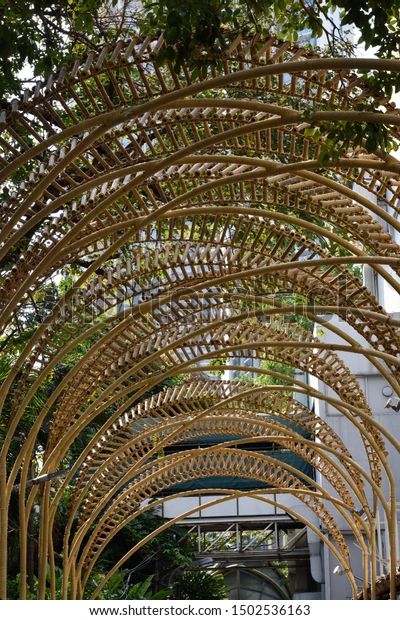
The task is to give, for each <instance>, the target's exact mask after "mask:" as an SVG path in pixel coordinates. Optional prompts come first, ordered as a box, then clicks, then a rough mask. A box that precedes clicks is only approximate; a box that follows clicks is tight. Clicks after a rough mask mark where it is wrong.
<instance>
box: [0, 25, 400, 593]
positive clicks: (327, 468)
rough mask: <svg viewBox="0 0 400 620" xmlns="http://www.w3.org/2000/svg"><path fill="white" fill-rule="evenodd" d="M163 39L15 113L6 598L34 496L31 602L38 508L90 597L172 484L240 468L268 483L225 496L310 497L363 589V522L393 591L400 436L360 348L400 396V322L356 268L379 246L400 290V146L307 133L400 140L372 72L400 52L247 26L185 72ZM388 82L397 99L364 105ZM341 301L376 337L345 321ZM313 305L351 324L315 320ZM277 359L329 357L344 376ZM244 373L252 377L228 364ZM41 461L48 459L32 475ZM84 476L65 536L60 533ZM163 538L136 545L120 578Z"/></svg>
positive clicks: (42, 558)
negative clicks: (340, 48)
mask: <svg viewBox="0 0 400 620" xmlns="http://www.w3.org/2000/svg"><path fill="white" fill-rule="evenodd" d="M163 46H164V40H163V37H162V36H161V37H160V38H159V39H152V38H151V37H149V36H142V37H139V36H138V37H135V38H133V39H131V40H129V41H119V42H118V43H117V44H116V45H115V46H114V47H109V46H106V47H104V48H103V49H102V50H101V51H100V52H99V53H98V54H97V55H96V54H94V53H93V52H90V53H89V54H88V56H87V57H85V58H83V59H77V61H76V62H75V64H74V66H73V67H70V68H68V67H66V66H63V67H62V68H61V70H60V71H59V72H58V73H57V74H55V75H51V76H50V77H49V79H48V81H47V83H45V84H41V83H38V84H37V86H36V87H35V88H34V89H33V90H32V91H29V90H27V91H25V92H24V94H23V96H22V97H21V99H20V100H16V99H15V100H13V101H12V102H11V104H10V106H9V107H8V108H7V109H6V110H4V111H2V112H1V113H0V131H1V137H0V179H1V182H2V183H3V184H5V187H6V188H7V192H6V193H5V194H4V195H5V200H4V202H3V204H2V205H1V208H0V221H1V231H0V324H1V326H2V330H3V333H4V339H3V344H2V346H3V351H4V354H5V356H6V359H7V361H8V362H9V364H10V368H9V370H8V372H6V373H5V376H4V381H3V383H2V385H1V387H0V408H1V409H2V418H1V419H2V426H1V428H2V429H4V433H3V436H2V446H1V453H0V508H1V511H0V516H1V521H0V525H1V548H0V596H1V598H6V597H7V567H8V557H7V556H8V536H7V533H8V526H9V512H10V503H11V502H12V501H14V499H15V494H17V495H18V512H19V522H18V528H19V545H20V558H19V560H20V598H22V599H23V598H26V597H27V573H28V567H27V550H28V540H29V536H30V533H29V524H30V521H31V518H32V514H33V512H34V510H40V533H39V543H38V558H37V567H38V568H37V573H38V592H37V596H38V597H39V598H45V596H49V597H50V598H56V596H57V593H56V584H55V581H56V580H55V566H56V554H57V553H59V554H60V553H62V558H63V588H62V589H63V597H64V598H68V597H71V598H81V597H84V596H85V588H86V584H87V581H88V579H89V577H90V574H91V571H92V570H93V568H94V566H95V563H96V560H97V559H98V557H99V556H100V555H101V553H102V552H103V550H104V549H105V548H106V546H107V545H108V543H109V542H110V541H111V540H112V538H113V536H114V535H115V533H116V532H117V531H118V530H119V529H120V528H122V527H123V526H124V525H125V524H127V523H129V521H130V520H132V519H134V518H135V517H136V516H137V515H139V514H142V513H143V512H145V511H146V510H148V509H149V507H151V506H154V505H159V504H161V503H162V502H163V501H165V499H163V497H159V495H160V493H161V492H164V490H166V489H171V488H172V491H171V492H172V493H173V495H169V496H168V497H184V496H186V495H190V492H181V491H177V492H174V489H173V487H174V485H176V484H178V483H179V482H182V481H184V480H196V479H200V478H202V479H207V477H210V476H214V475H223V474H225V473H227V472H229V474H230V475H232V474H233V475H235V476H237V477H239V478H240V477H242V478H250V479H252V480H254V481H255V484H257V482H258V483H264V486H263V487H262V488H260V489H257V490H255V491H251V492H241V491H233V490H232V489H219V490H217V491H216V490H215V489H213V491H212V493H213V494H219V495H220V497H219V498H218V499H217V500H215V499H214V500H212V501H211V502H209V503H210V505H211V504H218V503H222V502H223V501H225V500H226V499H229V498H231V497H232V496H236V497H239V496H252V497H257V498H258V499H259V500H260V501H263V502H265V503H267V504H268V503H273V502H274V500H273V499H271V498H270V495H271V493H272V492H274V493H280V494H283V495H284V494H293V495H295V496H296V497H298V499H299V501H301V502H302V503H303V504H304V505H305V507H306V512H305V513H303V512H302V513H301V514H297V513H295V511H293V510H292V509H291V508H290V506H285V505H284V504H282V505H280V506H281V507H282V508H283V509H285V510H287V512H288V513H289V514H293V515H294V516H296V518H298V519H300V520H302V521H303V522H304V523H305V524H306V525H307V526H308V527H309V528H310V529H311V530H313V531H314V533H316V534H317V535H318V536H320V538H321V540H322V541H323V543H324V545H325V546H326V549H328V550H329V551H330V552H331V553H332V554H333V556H334V557H336V559H337V560H338V561H339V562H340V563H341V564H342V566H343V568H344V570H345V571H346V574H347V576H348V579H349V582H350V585H351V589H352V594H353V596H354V597H357V595H358V586H357V585H356V582H355V577H354V572H353V567H352V563H351V557H350V555H349V551H348V548H347V545H346V542H345V540H344V537H343V535H342V533H341V531H340V528H339V527H338V525H337V523H336V520H337V518H339V517H340V518H342V519H344V520H345V522H346V523H347V524H348V527H349V529H350V530H351V531H352V533H353V535H354V537H355V540H356V541H357V543H358V545H359V547H360V549H361V557H362V569H363V584H362V591H363V596H364V598H368V597H371V598H375V594H376V590H375V583H376V579H377V575H376V527H377V521H376V520H377V512H378V509H382V510H383V513H384V515H385V518H386V520H387V528H388V534H389V540H390V548H389V550H388V552H389V553H390V558H389V561H390V586H391V591H390V596H391V598H392V599H393V598H396V570H397V565H398V558H397V557H396V545H397V521H396V501H397V498H396V479H395V474H394V471H393V468H392V464H391V462H390V459H389V457H388V450H387V448H388V446H389V445H390V446H391V447H392V448H394V449H395V450H398V451H399V449H400V442H399V438H396V437H394V436H393V435H391V433H390V432H389V431H388V430H387V429H386V428H385V427H384V426H383V425H382V424H380V423H379V422H378V421H377V420H375V419H374V416H373V412H372V411H371V409H370V407H369V404H368V401H367V398H366V396H365V394H364V393H363V391H362V389H361V387H360V384H359V382H358V380H357V378H356V377H355V376H354V375H353V374H352V373H351V372H350V370H349V369H348V368H347V367H346V365H345V364H344V363H343V361H342V359H341V357H340V354H341V353H346V352H352V353H355V354H357V355H359V356H360V358H365V359H367V360H368V361H369V362H370V363H371V364H372V365H373V366H374V368H375V370H376V371H377V373H379V374H380V375H381V376H382V377H384V378H385V381H386V382H387V383H388V384H389V385H390V386H391V388H392V389H393V391H394V392H395V393H396V394H398V396H399V397H400V361H399V352H400V331H399V326H400V321H398V320H396V319H395V318H393V317H391V316H390V315H389V314H387V313H386V312H385V310H384V308H382V306H380V305H379V302H378V301H377V300H376V299H375V298H374V295H373V294H372V292H370V291H369V290H368V289H367V288H366V287H365V286H363V284H362V282H361V280H360V277H359V276H358V275H357V273H356V271H355V269H354V266H357V265H358V266H360V265H361V266H363V265H366V266H368V268H370V269H372V270H373V271H374V272H375V273H376V274H378V275H379V276H380V277H381V278H382V279H383V280H385V281H386V282H387V283H388V284H389V285H390V286H391V287H392V288H393V289H394V291H396V292H397V293H399V292H400V284H399V279H398V276H399V275H400V247H399V245H398V244H397V243H396V240H395V235H396V234H397V233H398V232H400V224H399V221H398V216H399V214H400V194H399V191H400V190H399V187H400V162H398V160H396V159H395V158H394V157H392V156H391V155H390V154H388V153H384V152H382V151H377V152H376V153H373V154H369V153H368V152H367V150H366V149H364V148H363V147H358V148H357V149H353V150H349V151H348V152H346V153H343V155H342V157H341V158H339V160H337V161H335V162H328V163H326V164H325V165H324V166H322V165H321V163H320V161H319V159H318V156H319V153H320V149H321V147H322V140H320V141H313V140H312V139H311V138H310V137H309V134H308V133H307V132H305V130H306V129H307V128H308V127H310V126H313V125H318V124H319V123H321V122H326V121H330V122H336V121H337V122H343V121H350V122H370V123H383V124H384V125H385V126H386V127H388V128H390V131H391V134H392V136H393V138H394V139H398V138H399V127H400V114H399V111H398V110H397V109H396V107H395V106H394V105H393V104H392V103H391V102H390V101H389V100H388V99H386V98H377V97H376V95H374V94H373V93H372V92H370V90H369V88H368V87H367V85H366V84H365V83H364V82H363V80H362V78H361V77H360V76H359V75H358V74H357V70H365V71H391V72H395V73H398V72H400V61H395V60H376V59H353V58H352V59H349V58H322V57H319V56H318V55H316V54H315V53H313V52H312V51H307V50H305V49H302V48H298V47H296V46H293V45H291V44H288V43H286V42H282V41H278V40H275V39H267V40H261V39H259V38H258V37H244V36H243V37H242V36H238V37H236V38H234V39H233V40H232V41H231V43H230V45H229V46H228V48H227V49H226V50H225V51H224V52H221V53H220V54H219V55H218V54H217V56H216V57H211V56H210V57H207V56H204V60H205V61H206V60H208V62H205V63H204V71H205V73H204V75H203V76H202V79H200V78H199V77H198V76H195V75H194V74H193V73H192V72H191V71H190V68H189V67H188V66H186V65H183V66H182V68H181V70H180V71H179V72H177V71H176V70H175V69H174V68H173V67H172V65H171V64H169V63H167V64H165V65H163V66H160V64H159V63H158V61H157V56H158V54H159V52H160V50H162V48H163ZM366 97H369V98H370V99H371V101H374V104H375V106H380V111H379V112H362V111H360V110H359V109H358V106H359V103H360V102H362V101H363V100H364V99H365V98H366ZM389 231H391V232H389ZM71 265H73V266H74V270H75V274H76V275H75V277H74V278H72V279H71V280H70V281H69V282H68V286H65V288H64V291H63V293H62V294H60V295H59V297H58V298H57V299H55V300H53V302H52V303H51V304H50V306H49V307H48V308H47V314H46V316H45V317H44V319H43V321H42V323H41V324H40V325H39V326H38V327H37V328H36V329H35V330H34V331H33V332H32V334H31V336H30V338H29V340H28V342H27V343H26V345H25V346H24V347H21V348H20V349H18V348H17V349H18V353H17V354H16V353H15V349H11V348H10V349H9V348H8V345H9V343H12V342H13V336H14V334H15V333H16V331H18V325H19V320H20V317H21V316H22V315H23V312H24V308H25V306H26V304H27V303H29V301H30V300H32V298H34V297H35V296H37V295H39V296H40V295H41V294H43V293H44V291H45V290H46V286H47V285H48V283H49V282H51V281H52V279H55V280H56V281H58V280H59V279H60V278H61V276H62V274H63V269H64V268H65V267H68V266H71ZM329 313H331V314H334V315H336V316H338V317H339V318H340V319H341V320H342V321H344V322H346V323H347V324H348V325H349V326H350V327H351V328H352V332H351V333H353V334H356V335H354V336H352V335H350V334H349V332H348V331H346V330H345V329H341V328H340V327H338V326H337V324H330V322H329V320H328V318H327V314H329ZM312 325H319V326H322V328H323V329H324V330H328V331H329V332H330V334H331V335H332V336H334V337H335V338H336V341H337V344H328V343H326V342H323V341H321V340H319V338H318V337H317V336H314V335H312V331H311V328H312ZM339 342H340V344H339ZM71 356H72V357H73V358H74V359H75V364H73V365H72V364H71V363H70V362H69V360H70V359H71ZM249 359H252V360H254V366H252V367H251V373H250V374H249V373H248V372H247V370H248V368H247V367H246V360H249ZM271 361H273V362H275V363H279V364H281V365H282V364H283V365H285V366H286V367H290V368H292V369H297V370H301V371H302V372H303V373H308V374H310V375H313V376H315V377H317V378H318V379H319V381H320V382H321V383H322V384H323V385H324V386H325V387H326V391H324V392H322V391H318V390H317V389H315V388H313V387H311V386H310V385H309V384H308V383H305V382H303V381H302V380H300V379H299V378H298V377H297V376H288V374H287V373H285V372H283V371H282V369H280V368H281V367H280V366H278V367H274V366H271V365H268V362H271ZM228 370H232V371H235V372H236V373H240V378H241V379H242V380H241V381H236V380H235V381H232V380H225V379H224V378H221V374H222V375H223V374H224V373H225V372H227V371H228ZM213 373H214V374H213ZM215 373H219V376H216V375H215ZM55 377H56V379H57V380H54V378H55ZM266 378H267V382H266ZM171 381H172V382H173V386H172V387H171V386H170V387H168V382H171ZM49 386H50V387H49ZM163 386H164V387H163ZM50 388H51V389H50ZM44 389H45V390H47V392H46V399H45V402H44V403H43V404H42V405H41V407H40V410H37V409H34V411H35V414H34V415H33V416H32V415H31V414H30V412H31V411H32V405H33V403H34V402H35V399H37V396H38V394H39V393H43V390H44ZM328 390H329V391H328ZM300 395H306V396H309V397H311V398H313V399H315V400H320V401H322V402H325V403H327V404H329V406H330V407H332V408H334V410H335V411H336V413H337V414H338V415H341V416H342V418H343V420H344V421H345V422H346V424H348V425H351V426H352V427H354V429H355V430H356V431H357V432H358V433H359V435H360V437H361V439H362V442H363V445H364V448H365V453H366V465H365V466H364V467H363V466H361V465H360V464H359V463H357V461H356V460H355V459H354V458H353V456H352V450H351V446H348V445H345V444H344V442H343V439H342V438H341V437H340V436H339V435H338V434H337V432H335V430H334V429H332V428H330V426H329V425H328V424H327V423H326V422H324V421H323V420H321V419H320V418H319V417H317V416H316V415H315V413H314V412H313V410H312V409H310V408H309V407H307V406H305V405H304V404H301V402H300V401H299V396H300ZM97 420H102V425H101V427H100V428H99V429H98V430H97V431H95V432H94V433H93V434H92V436H91V437H90V438H89V439H87V440H86V443H85V445H84V447H83V448H82V449H81V451H80V454H79V456H78V457H77V458H76V460H75V461H74V462H73V463H72V464H71V463H69V461H68V458H69V456H68V455H69V451H70V450H71V448H72V447H74V446H76V444H77V442H78V441H79V439H80V438H82V436H84V432H85V429H87V428H88V426H89V425H90V424H92V423H93V422H96V421H97ZM48 427H49V432H48V433H47V439H46V445H45V451H44V453H43V454H42V455H40V456H39V457H38V451H37V448H38V442H39V438H40V437H41V436H42V435H43V430H44V429H45V428H48ZM221 434H223V435H225V437H226V439H225V441H223V442H221V441H219V440H218V439H217V437H219V436H220V435H221ZM205 435H208V436H215V438H216V439H215V445H213V446H211V447H209V448H202V449H193V450H188V451H185V452H184V453H179V457H177V456H168V455H167V456H165V455H164V454H163V452H162V450H163V449H164V448H166V447H173V446H174V445H176V444H177V443H179V442H181V441H183V440H184V439H187V438H201V437H202V436H205ZM250 440H251V441H252V442H253V443H254V442H260V443H262V442H266V441H273V442H274V443H276V444H277V445H279V446H281V447H282V448H283V449H285V450H287V451H291V452H293V453H295V454H297V455H298V456H300V457H301V458H303V459H304V460H305V461H306V462H308V463H309V464H310V465H312V466H313V467H314V468H315V469H316V470H317V471H318V472H319V474H320V476H321V479H322V480H323V481H324V482H326V483H327V484H326V485H321V484H318V483H317V482H316V481H315V480H312V479H311V478H309V477H307V476H306V475H305V474H302V473H301V472H300V471H298V470H296V469H295V468H294V467H292V466H290V465H289V464H287V463H285V462H284V461H280V460H278V459H274V458H273V457H271V456H268V455H263V454H259V453H251V452H249V451H247V450H246V449H245V444H246V442H247V443H248V442H249V441H250ZM16 444H17V445H18V450H17V451H15V445H16ZM241 446H243V447H241ZM32 462H36V463H37V468H38V471H37V472H36V474H40V476H41V478H39V479H34V480H32V479H31V478H32ZM67 464H69V465H70V469H69V470H65V472H64V476H63V477H61V478H60V476H59V475H58V474H59V472H60V470H63V468H65V467H66V465H67ZM265 484H267V485H268V487H266V486H265ZM385 485H387V486H388V488H389V494H388V495H387V494H386V492H385V491H384V489H385V488H386V486H385ZM328 488H329V489H331V490H330V491H328V490H327V489H328ZM67 493H68V494H69V497H70V499H69V512H68V520H67V524H66V527H65V531H64V532H63V547H62V549H55V546H54V528H55V523H56V521H57V515H58V513H59V510H60V505H61V502H62V501H63V498H65V496H66V494H67ZM196 493H197V494H201V493H202V492H201V491H196ZM148 499H152V502H151V503H150V504H149V505H145V504H143V502H144V500H148ZM307 510H308V511H309V512H308V513H307ZM305 514H309V515H311V514H313V515H314V516H313V517H311V516H309V517H307V516H305ZM361 514H364V515H365V519H362V518H361V517H360V515H361ZM315 518H316V519H318V520H319V522H320V523H321V526H322V527H323V528H324V532H325V533H324V532H322V531H320V529H319V528H316V526H315V524H314V520H315ZM176 520H178V518H177V519H175V520H172V521H171V523H173V522H175V521H176ZM171 523H170V524H171ZM170 524H168V523H166V524H164V525H163V526H161V527H160V528H159V529H158V530H157V531H156V532H154V534H152V535H156V534H157V533H158V532H159V531H162V530H163V529H165V528H167V527H168V526H169V525H170ZM152 535H149V537H151V536H152ZM149 537H148V538H149ZM144 542H145V541H142V543H141V544H144ZM139 547H140V545H136V546H135V547H134V548H133V549H132V550H130V551H128V552H127V553H126V554H125V555H124V556H123V557H121V559H120V560H119V561H118V562H117V564H116V565H115V567H113V568H112V569H111V570H110V572H109V574H108V575H107V576H105V577H104V580H103V582H102V584H101V585H99V586H98V588H97V589H96V592H95V595H96V596H97V595H99V593H100V590H101V587H102V586H103V585H105V584H106V582H107V580H108V579H109V578H110V576H111V575H112V574H113V572H115V571H116V570H118V569H119V568H120V567H121V566H123V564H124V562H125V561H126V559H127V558H128V557H130V555H132V554H133V553H134V552H135V551H136V550H137V549H138V548H139ZM48 575H50V577H48ZM48 582H49V591H47V593H46V588H47V586H48ZM369 583H370V584H371V585H370V587H369V586H368V584H369Z"/></svg>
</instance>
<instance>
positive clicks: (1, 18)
mask: <svg viewBox="0 0 400 620" xmlns="http://www.w3.org/2000/svg"><path fill="white" fill-rule="evenodd" d="M333 15H334V17H333ZM399 23H400V0H385V1H382V0H365V2H363V3H359V2H353V1H352V0H320V2H311V1H310V0H235V1H234V0H202V1H201V2H199V1H198V0H186V1H185V2H182V1H181V0H160V1H157V2H155V1H154V0H144V1H143V2H142V3H139V2H132V0H122V1H121V0H100V2H99V1H97V0H59V1H57V2H54V1H53V0H15V1H14V2H8V0H0V76H1V77H0V98H2V99H3V102H5V101H6V99H7V97H10V96H11V95H13V94H18V93H19V91H20V88H21V81H22V82H23V81H24V78H23V77H22V78H21V77H19V76H20V72H21V71H22V70H23V69H24V71H23V74H24V75H25V74H27V75H28V76H29V80H30V79H31V78H32V79H33V78H39V77H44V76H45V75H46V73H48V72H49V71H51V70H54V69H55V68H56V67H57V66H58V65H60V64H61V63H63V62H68V60H70V59H71V58H72V56H73V55H75V54H79V53H80V52H81V51H82V50H83V47H84V46H85V47H89V48H94V49H97V48H99V47H100V46H101V45H103V44H104V43H113V42H115V41H116V40H117V39H118V38H120V37H121V36H130V35H132V34H134V33H135V32H137V31H138V29H141V30H142V31H143V32H150V33H153V34H159V33H160V32H164V33H165V38H166V42H167V46H166V47H165V48H164V51H163V52H162V53H163V55H164V57H167V58H168V59H169V60H173V61H174V62H175V63H177V64H178V65H179V64H180V63H181V62H183V61H184V60H185V61H187V60H190V61H191V62H196V61H197V62H198V63H199V62H201V55H199V54H197V55H196V50H198V49H202V50H206V51H212V50H217V49H218V50H219V49H221V48H223V47H224V45H225V44H226V42H227V39H226V33H227V32H229V33H235V32H239V31H242V32H245V33H246V32H258V33H260V34H262V35H265V34H266V33H268V34H270V33H272V34H276V35H279V36H281V37H283V38H287V39H289V40H292V41H296V40H297V39H298V36H299V33H301V32H304V31H305V30H308V31H309V32H310V33H311V34H312V35H313V36H315V37H321V36H323V35H324V37H325V39H326V42H327V44H328V46H329V47H330V52H331V53H334V54H340V53H342V52H343V48H345V49H346V50H347V51H349V49H350V47H349V41H348V40H347V37H346V29H347V30H348V29H351V28H353V27H354V26H356V27H357V28H358V29H359V31H360V35H361V36H360V40H361V41H362V42H363V43H364V44H365V46H366V48H367V49H368V48H369V47H371V46H373V47H376V48H377V53H378V55H379V56H385V57H393V56H398V55H399V52H400V37H399ZM30 74H31V75H30ZM29 80H26V81H29Z"/></svg>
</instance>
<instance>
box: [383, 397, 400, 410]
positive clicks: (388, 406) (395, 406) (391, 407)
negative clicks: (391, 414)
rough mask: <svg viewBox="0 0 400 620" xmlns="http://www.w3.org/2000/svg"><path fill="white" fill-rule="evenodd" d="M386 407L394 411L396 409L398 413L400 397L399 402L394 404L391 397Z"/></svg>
mask: <svg viewBox="0 0 400 620" xmlns="http://www.w3.org/2000/svg"><path fill="white" fill-rule="evenodd" d="M385 409H393V411H396V413H398V412H399V411H400V399H399V398H398V399H397V403H396V404H394V403H393V401H392V399H391V398H389V400H388V401H387V402H386V405H385Z"/></svg>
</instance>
